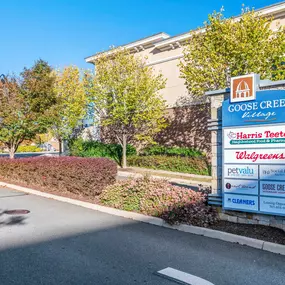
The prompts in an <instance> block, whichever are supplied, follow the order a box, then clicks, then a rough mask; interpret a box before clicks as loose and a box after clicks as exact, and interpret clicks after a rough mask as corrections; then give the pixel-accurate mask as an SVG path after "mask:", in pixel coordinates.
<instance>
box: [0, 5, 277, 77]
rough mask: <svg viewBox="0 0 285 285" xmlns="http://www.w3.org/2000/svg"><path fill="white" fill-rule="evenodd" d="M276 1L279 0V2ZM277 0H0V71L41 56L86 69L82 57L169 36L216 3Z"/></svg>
mask: <svg viewBox="0 0 285 285" xmlns="http://www.w3.org/2000/svg"><path fill="white" fill-rule="evenodd" d="M279 2H280V1H279ZM275 3H278V0H275V1H274V0H215V1H212V0H203V1H197V0H195V1H193V0H143V1H131V0H107V1H106V0H105V1H104V0H101V1H99V0H98V1H97V0H0V28H1V30H0V32H1V33H0V74H2V73H4V74H7V73H16V74H17V73H19V72H21V70H22V69H23V68H24V67H25V66H26V67H30V66H32V65H33V63H34V62H35V60H37V59H39V58H41V59H44V60H46V61H48V62H49V63H50V64H51V65H52V66H53V67H54V68H63V67H64V66H67V65H71V64H72V65H77V66H78V67H80V68H92V65H91V64H87V63H85V60H84V58H85V57H87V56H90V55H93V54H95V53H97V52H101V51H103V50H106V49H108V48H109V47H110V46H112V45H115V46H118V45H122V44H126V43H128V42H131V41H134V40H138V39H140V38H143V37H146V36H150V35H152V34H155V33H158V32H166V33H168V34H170V35H171V36H173V35H176V34H179V33H184V32H187V31H190V30H191V29H195V28H197V27H199V26H202V25H203V22H204V21H205V20H206V19H207V15H208V14H210V13H212V12H213V11H214V10H219V9H220V8H221V7H222V6H224V9H225V15H226V16H227V17H230V16H235V15H238V14H240V11H241V7H242V4H245V5H246V6H249V7H254V8H255V9H258V8H262V7H265V6H268V5H272V4H275Z"/></svg>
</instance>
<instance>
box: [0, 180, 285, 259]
mask: <svg viewBox="0 0 285 285" xmlns="http://www.w3.org/2000/svg"><path fill="white" fill-rule="evenodd" d="M0 186H3V187H8V188H12V189H15V190H18V191H21V192H25V193H28V194H32V195H37V196H41V197H44V198H49V199H54V200H57V201H61V202H65V203H69V204H73V205H77V206H80V207H84V208H88V209H91V210H96V211H100V212H103V213H106V214H110V215H114V216H119V217H123V218H127V219H132V220H135V221H139V222H143V223H148V224H152V225H155V226H160V227H165V228H169V229H174V230H178V231H181V232H185V233H191V234H195V235H200V236H205V237H209V238H214V239H219V240H223V241H227V242H231V243H238V244H241V245H247V246H250V247H253V248H257V249H261V250H264V251H269V252H273V253H277V254H281V255H285V245H281V244H276V243H271V242H267V241H263V240H258V239H253V238H248V237H244V236H239V235H234V234H230V233H226V232H221V231H216V230H211V229H207V228H202V227H195V226H189V225H185V224H181V225H175V226H170V225H169V224H167V223H165V222H164V221H163V220H162V219H160V218H156V217H151V216H146V215H143V214H138V213H133V212H128V211H123V210H118V209H114V208H109V207H105V206H101V205H97V204H92V203H88V202H83V201H79V200H75V199H70V198H66V197H62V196H57V195H53V194H49V193H45V192H41V191H37V190H34V189H30V188H27V187H22V186H18V185H14V184H9V183H5V182H1V181H0Z"/></svg>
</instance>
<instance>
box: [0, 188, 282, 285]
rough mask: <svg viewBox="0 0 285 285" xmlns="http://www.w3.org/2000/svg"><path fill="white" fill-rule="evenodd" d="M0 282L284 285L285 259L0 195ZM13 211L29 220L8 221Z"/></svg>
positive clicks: (40, 201)
mask: <svg viewBox="0 0 285 285" xmlns="http://www.w3.org/2000/svg"><path fill="white" fill-rule="evenodd" d="M0 209H1V215H0V264H1V266H0V284H1V285H12V284H21V285H23V284H28V285H40V284H51V285H59V284H66V285H67V284H71V285H72V284H113V285H114V284H118V285H128V284H130V285H131V284H153V285H160V284H165V285H171V284H172V285H174V284H177V283H175V282H174V281H170V280H168V279H165V278H163V277H161V276H157V275H156V272H157V271H159V270H162V269H164V268H166V267H172V268H175V269H178V270H181V271H183V272H187V273H189V274H193V275H195V276H199V277H201V278H204V279H206V280H208V281H210V282H212V283H213V284H215V285H223V284H224V285H230V284H233V285H249V284H259V285H270V284H274V285H284V284H285V257H284V256H279V255H276V254H273V253H269V252H264V251H260V250H257V249H253V248H249V247H245V246H240V245H235V244H230V243H227V242H223V241H219V240H214V239H210V238H206V237H200V236H196V235H191V234H187V233H182V232H178V231H175V230H171V229H167V228H160V227H157V226H153V225H149V224H144V223H138V222H135V221H131V220H128V219H124V218H120V217H116V216H111V215H108V214H104V213H100V212H96V211H93V210H89V209H85V208H81V207H78V206H74V205H70V204H67V203H63V202H58V201H54V200H50V199H46V198H41V197H37V196H33V195H26V194H24V193H21V192H17V191H14V190H8V189H0ZM15 209H26V210H29V211H30V213H29V214H23V215H20V214H18V215H8V214H5V213H3V212H5V211H7V210H8V211H9V210H15Z"/></svg>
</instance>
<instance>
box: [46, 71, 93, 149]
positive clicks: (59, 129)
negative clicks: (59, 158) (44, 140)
mask: <svg viewBox="0 0 285 285" xmlns="http://www.w3.org/2000/svg"><path fill="white" fill-rule="evenodd" d="M84 78H85V77H83V79H82V78H81V72H80V70H79V69H78V68H77V67H75V66H69V67H66V68H64V69H63V70H62V71H59V70H58V71H56V80H55V88H54V90H55V94H56V98H57V104H56V105H54V106H53V108H52V112H53V124H52V127H51V133H52V134H53V135H54V136H55V137H56V139H57V140H58V142H59V152H60V153H61V152H62V141H63V140H68V139H69V138H70V136H71V135H72V134H73V132H74V130H75V129H76V128H77V127H78V126H79V125H80V124H81V123H82V121H81V120H82V119H83V118H84V116H85V115H86V112H87V105H88V101H87V96H86V93H85V85H84Z"/></svg>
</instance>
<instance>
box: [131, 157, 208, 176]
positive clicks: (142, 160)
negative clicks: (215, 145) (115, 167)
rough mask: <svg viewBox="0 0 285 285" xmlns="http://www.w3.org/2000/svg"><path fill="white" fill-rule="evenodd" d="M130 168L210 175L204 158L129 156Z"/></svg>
mask: <svg viewBox="0 0 285 285" xmlns="http://www.w3.org/2000/svg"><path fill="white" fill-rule="evenodd" d="M128 163H129V165H130V166H137V167H145V168H151V169H159V170H168V171H177V172H183V173H191V174H199V175H210V166H209V164H208V161H207V159H206V157H179V156H162V155H153V156H130V157H129V158H128Z"/></svg>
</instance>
